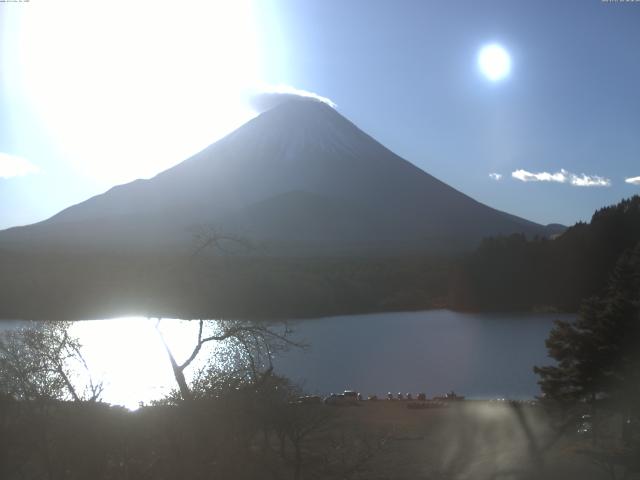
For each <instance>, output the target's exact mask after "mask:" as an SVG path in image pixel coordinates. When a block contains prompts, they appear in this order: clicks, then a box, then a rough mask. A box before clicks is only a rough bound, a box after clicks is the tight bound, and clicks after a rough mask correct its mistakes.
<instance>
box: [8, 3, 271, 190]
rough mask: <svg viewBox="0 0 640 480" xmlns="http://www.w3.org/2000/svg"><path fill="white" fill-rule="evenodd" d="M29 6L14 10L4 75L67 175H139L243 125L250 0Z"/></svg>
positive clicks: (250, 48)
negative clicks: (16, 82) (15, 84)
mask: <svg viewBox="0 0 640 480" xmlns="http://www.w3.org/2000/svg"><path fill="white" fill-rule="evenodd" d="M34 3H35V4H34V5H30V7H31V8H25V9H20V10H21V11H20V18H19V24H18V29H17V31H18V34H17V35H18V38H17V39H15V42H13V43H14V44H16V45H19V46H20V52H19V57H20V64H19V65H18V67H19V68H18V67H17V68H14V69H13V70H12V72H13V74H14V75H16V76H18V75H19V76H20V79H21V85H22V86H23V89H24V90H25V95H26V97H27V98H28V100H29V102H30V105H31V106H32V108H33V110H34V112H35V115H36V116H37V117H38V119H39V120H40V121H41V122H42V124H43V125H44V126H45V128H46V130H47V132H48V134H49V136H50V138H52V139H53V141H54V142H55V144H56V147H57V150H58V151H59V152H60V153H61V154H62V157H63V158H65V159H66V160H67V161H68V162H69V163H70V165H71V166H72V168H73V170H74V171H77V172H80V173H83V174H85V175H86V176H87V177H88V178H92V179H97V180H101V181H105V182H108V183H109V184H114V183H123V182H126V181H130V180H133V179H135V178H140V177H142V178H148V177H150V176H153V175H155V174H157V173H158V172H160V171H162V170H164V169H166V168H168V167H171V166H173V165H175V164H176V163H178V162H179V161H182V160H184V159H185V158H187V156H190V155H192V154H193V153H196V152H197V151H198V150H200V149H202V148H204V147H206V146H207V145H209V144H211V143H213V142H214V141H215V140H217V139H218V138H220V137H221V136H222V135H224V134H226V133H228V132H230V131H231V130H233V129H235V128H237V127H238V126H239V125H241V124H242V123H244V122H246V121H247V120H248V119H250V118H251V117H252V116H254V114H253V112H252V111H251V110H250V108H249V107H248V106H247V105H246V102H245V101H244V96H245V93H244V92H245V90H246V89H248V88H250V87H252V86H253V85H255V84H256V83H260V82H261V81H262V60H261V56H260V54H261V46H260V42H259V36H258V31H257V28H258V27H257V17H256V12H255V11H254V8H253V6H252V2H251V0H222V1H219V2H202V1H198V0H184V1H181V2H157V1H153V0H140V1H136V2H125V3H118V2H116V3H113V2H85V1H82V0H61V1H56V2H34ZM7 70H9V69H7Z"/></svg>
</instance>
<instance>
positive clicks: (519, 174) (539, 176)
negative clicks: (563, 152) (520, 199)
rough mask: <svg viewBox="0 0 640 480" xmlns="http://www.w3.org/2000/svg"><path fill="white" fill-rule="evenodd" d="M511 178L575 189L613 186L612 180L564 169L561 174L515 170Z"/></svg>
mask: <svg viewBox="0 0 640 480" xmlns="http://www.w3.org/2000/svg"><path fill="white" fill-rule="evenodd" d="M511 176H512V177H513V178H515V179H517V180H520V181H522V182H556V183H568V184H570V185H573V186H575V187H609V186H611V180H610V179H608V178H605V177H600V176H598V175H586V174H584V173H583V174H580V175H576V174H575V173H571V172H568V171H567V170H565V169H564V168H562V169H560V171H559V172H555V173H549V172H538V173H533V172H528V171H527V170H523V169H520V170H515V171H514V172H511Z"/></svg>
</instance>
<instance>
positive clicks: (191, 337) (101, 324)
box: [71, 317, 210, 410]
mask: <svg viewBox="0 0 640 480" xmlns="http://www.w3.org/2000/svg"><path fill="white" fill-rule="evenodd" d="M156 322H157V321H156V320H155V319H147V318H142V317H139V318H137V317H130V318H118V319H112V320H93V321H83V322H76V323H74V324H73V326H72V330H71V333H72V335H73V336H75V337H77V338H78V339H79V340H80V343H81V344H82V352H83V355H84V357H85V360H86V362H87V365H88V367H89V370H90V372H91V374H92V376H93V378H94V380H95V379H97V380H99V381H102V382H103V383H104V394H103V395H102V399H103V400H104V401H106V402H109V403H112V404H115V405H123V406H125V407H127V408H129V409H132V410H133V409H135V408H137V407H138V406H139V403H140V402H144V403H148V402H149V401H151V400H158V399H160V398H162V397H163V396H165V395H166V394H168V393H169V392H170V391H171V390H172V389H174V388H176V385H175V379H174V377H173V374H172V371H171V365H170V363H169V359H168V356H167V352H166V351H165V348H164V345H163V343H162V341H161V339H160V336H159V334H158V332H157V331H156ZM160 329H161V331H162V333H163V336H164V338H165V340H166V342H167V344H168V345H169V347H170V348H171V352H172V353H173V355H174V356H175V358H176V360H177V361H179V362H181V361H183V360H184V359H186V358H187V357H188V355H189V354H190V353H191V351H192V349H193V347H194V346H195V344H196V339H197V336H198V333H197V332H198V324H197V322H189V321H185V320H172V319H165V320H162V321H161V323H160ZM207 348H210V347H207ZM204 353H206V352H204ZM205 356H206V355H203V357H205ZM199 366H200V365H198V364H196V365H194V366H193V369H196V368H198V367H199ZM190 368H191V367H190Z"/></svg>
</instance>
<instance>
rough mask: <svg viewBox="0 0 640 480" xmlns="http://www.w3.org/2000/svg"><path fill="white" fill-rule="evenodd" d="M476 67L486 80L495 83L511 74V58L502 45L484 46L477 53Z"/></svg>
mask: <svg viewBox="0 0 640 480" xmlns="http://www.w3.org/2000/svg"><path fill="white" fill-rule="evenodd" d="M478 67H479V68H480V72H482V74H483V75H484V76H485V77H486V78H487V79H489V80H490V81H492V82H497V81H500V80H503V79H505V78H507V77H508V76H509V74H510V73H511V57H510V55H509V52H507V50H506V49H505V48H504V47H503V46H502V45H499V44H497V43H492V44H489V45H485V46H484V47H482V48H481V49H480V52H479V53H478Z"/></svg>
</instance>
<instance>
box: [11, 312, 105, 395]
mask: <svg viewBox="0 0 640 480" xmlns="http://www.w3.org/2000/svg"><path fill="white" fill-rule="evenodd" d="M70 326H71V322H53V321H51V322H29V323H28V324H27V325H25V326H21V327H19V328H16V329H12V330H5V331H3V332H2V334H1V335H0V389H1V390H0V393H3V394H5V395H8V396H9V397H12V398H15V399H18V400H41V399H55V400H73V401H76V402H79V401H96V400H98V399H99V398H100V395H101V394H102V383H101V382H95V381H94V379H93V378H92V376H91V374H90V372H89V367H88V365H87V363H86V361H85V359H84V356H83V355H82V351H81V345H80V342H79V340H78V339H77V338H74V337H73V336H71V335H70V333H69V328H70ZM79 375H82V376H84V377H86V382H87V385H86V386H85V387H84V388H82V387H79V386H78V385H77V381H76V380H77V378H76V377H77V376H79Z"/></svg>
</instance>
